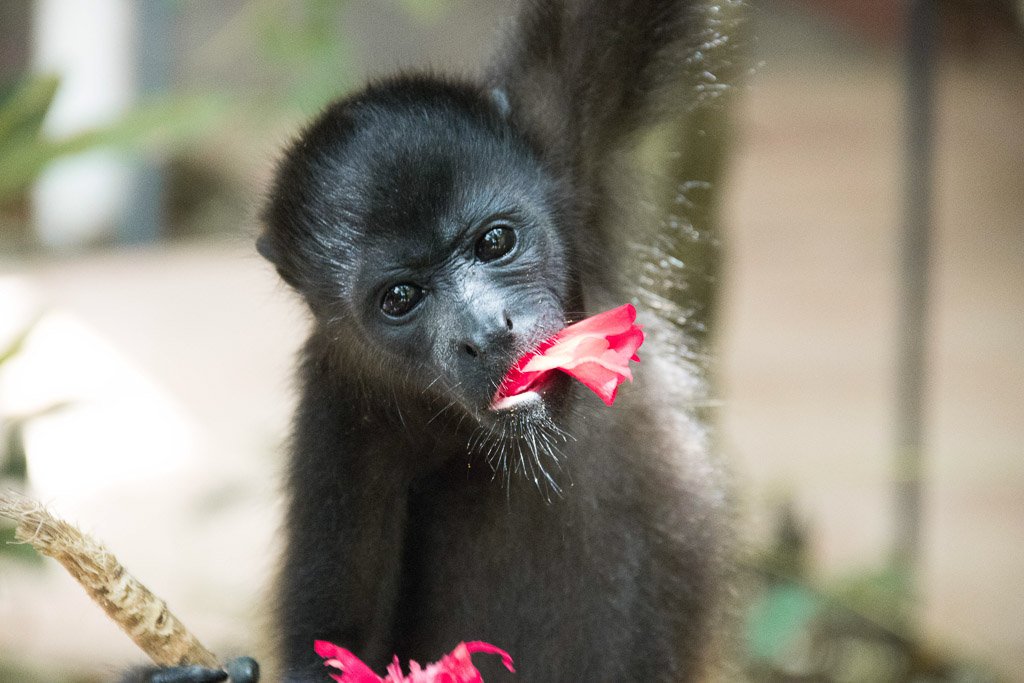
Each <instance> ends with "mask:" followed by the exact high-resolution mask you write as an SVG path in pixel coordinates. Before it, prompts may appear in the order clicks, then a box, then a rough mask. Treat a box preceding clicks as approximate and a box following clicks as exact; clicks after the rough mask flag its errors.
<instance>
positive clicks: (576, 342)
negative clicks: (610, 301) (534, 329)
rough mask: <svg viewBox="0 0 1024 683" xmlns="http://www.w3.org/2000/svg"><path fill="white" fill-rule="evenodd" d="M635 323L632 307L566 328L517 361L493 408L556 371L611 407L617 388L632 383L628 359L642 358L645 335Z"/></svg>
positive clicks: (529, 388) (606, 313) (608, 312)
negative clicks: (571, 378)
mask: <svg viewBox="0 0 1024 683" xmlns="http://www.w3.org/2000/svg"><path fill="white" fill-rule="evenodd" d="M635 320H636V309H635V308H633V305H632V304H625V305H623V306H619V307H618V308H613V309H612V310H610V311H605V312H604V313H598V314H597V315H593V316H591V317H589V318H584V319H583V320H581V321H579V322H578V323H575V324H574V325H569V326H568V327H566V328H565V329H563V330H562V331H561V332H559V333H558V334H556V335H555V336H554V337H552V338H551V339H549V340H547V341H546V342H544V343H543V344H541V345H540V346H539V347H538V348H537V350H536V351H532V352H530V353H528V354H526V355H525V356H523V357H522V358H520V359H519V360H518V361H516V364H515V365H514V366H512V369H511V370H509V372H508V374H507V375H506V376H505V379H504V381H502V383H501V387H499V388H498V393H497V394H496V395H495V397H494V403H493V406H494V407H495V408H502V407H505V406H504V405H503V403H502V402H503V401H507V399H508V398H509V397H512V396H517V395H519V394H522V393H524V392H526V391H530V390H532V389H533V388H534V387H536V386H537V385H539V384H540V383H541V382H542V381H543V379H544V378H545V377H546V376H547V375H548V374H550V373H551V372H554V371H555V370H561V371H562V372H564V373H566V374H568V375H571V376H573V377H575V378H576V379H578V380H579V381H581V382H583V384H585V385H586V386H587V387H589V388H590V390H591V391H593V392H594V393H595V394H597V395H598V396H599V397H600V398H601V400H602V401H604V402H605V404H607V405H611V404H612V403H613V402H614V401H615V393H616V392H617V391H618V389H619V385H620V384H622V382H624V381H625V380H627V379H628V380H630V381H633V373H632V372H630V370H629V361H631V360H632V361H638V362H639V360H640V359H639V358H638V357H637V355H636V351H637V349H639V348H640V345H641V344H643V342H644V333H643V330H642V329H640V326H639V325H637V324H635V322H634V321H635ZM505 405H507V403H506V404H505Z"/></svg>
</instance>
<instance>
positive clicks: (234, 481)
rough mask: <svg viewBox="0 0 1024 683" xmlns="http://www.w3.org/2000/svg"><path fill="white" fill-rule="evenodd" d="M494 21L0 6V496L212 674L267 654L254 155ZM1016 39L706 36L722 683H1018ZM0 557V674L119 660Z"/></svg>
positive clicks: (941, 17) (205, 7)
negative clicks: (729, 571) (109, 577)
mask: <svg viewBox="0 0 1024 683" xmlns="http://www.w3.org/2000/svg"><path fill="white" fill-rule="evenodd" d="M510 11H511V5H510V3H508V2H500V1H498V0H486V1H484V0H379V1H376V2H371V1H370V0H359V1H357V0H351V1H349V2H337V1H327V0H302V1H297V2H290V1H285V0H252V1H250V2H243V1H241V0H223V1H222V2H217V3H208V2H200V1H199V0H135V1H131V0H89V1H88V2H78V1H76V0H34V1H33V0H2V2H0V488H15V489H17V490H23V491H26V492H28V493H30V494H31V495H33V496H35V497H37V498H40V499H41V500H43V501H45V502H47V503H48V504H49V505H50V506H51V508H52V509H53V510H54V511H56V512H58V513H60V514H62V515H65V516H67V517H69V518H70V519H72V520H75V521H77V522H78V523H79V524H80V525H81V526H83V527H84V528H85V529H86V530H87V531H90V532H92V533H94V534H95V535H96V536H97V537H98V538H100V539H102V540H103V542H104V543H105V544H106V545H107V546H109V547H110V548H111V549H112V550H113V551H114V552H115V553H116V554H117V555H118V556H119V558H120V559H121V560H122V562H123V563H124V564H125V565H126V566H127V567H128V568H129V569H130V570H131V571H132V572H133V573H135V574H136V575H137V576H138V577H140V578H141V579H142V580H143V581H144V582H145V583H146V584H147V585H148V586H149V587H150V588H152V589H153V590H154V591H155V592H156V593H158V594H159V595H161V596H162V597H164V598H165V599H166V600H167V601H168V602H169V603H170V605H171V607H172V609H173V610H174V611H175V612H176V613H177V614H178V616H179V617H180V618H181V619H182V620H183V621H184V622H185V623H186V625H188V626H189V627H190V628H191V629H192V630H193V631H194V632H195V633H196V634H197V635H198V636H199V637H200V638H201V639H202V640H204V641H205V642H206V643H207V645H208V646H209V647H211V649H213V650H215V651H217V652H218V653H219V654H222V655H225V656H229V655H235V654H242V653H253V654H256V655H257V656H258V655H259V652H260V648H261V647H262V645H261V642H262V636H261V633H262V630H263V628H264V622H263V616H262V615H263V614H264V609H263V605H264V604H265V603H264V595H265V593H266V590H267V585H268V582H269V577H270V576H271V574H272V571H273V567H274V562H275V556H276V553H277V550H278V549H277V545H276V538H275V537H276V534H275V532H276V529H277V524H278V515H279V504H278V495H277V484H276V481H277V476H278V472H279V470H280V467H281V445H282V442H283V440H284V438H285V435H286V432H287V423H288V416H289V414H290V410H291V405H292V400H293V398H292V387H291V384H290V371H291V364H292V357H293V355H294V352H295V350H296V348H297V346H298V345H299V343H300V342H301V341H302V339H303V336H304V332H305V329H306V319H305V314H304V312H303V310H302V309H301V307H300V306H299V304H298V302H296V301H295V300H294V299H293V298H292V297H291V296H290V295H289V293H288V292H287V291H286V290H285V289H284V287H283V286H282V285H281V284H279V283H278V281H277V279H276V276H275V274H274V273H273V272H272V269H271V268H270V267H268V266H267V265H266V264H265V263H264V262H263V261H262V260H261V259H259V258H258V257H257V256H256V255H255V252H254V249H253V246H252V243H253V238H254V236H255V235H256V234H257V232H258V222H257V212H258V206H259V203H260V197H261V192H262V191H263V190H264V189H265V188H266V187H267V183H268V179H269V176H270V173H271V172H272V169H273V163H274V160H275V157H276V155H277V153H278V152H279V150H280V149H281V147H282V145H283V144H285V143H286V142H287V141H288V139H289V138H290V136H291V135H293V134H294V132H295V131H296V130H297V128H298V127H299V126H300V125H301V124H302V122H303V121H305V120H307V119H308V117H309V116H311V115H312V114H314V113H315V112H316V111H318V109H319V108H320V107H321V106H322V105H323V104H324V103H325V102H327V101H329V100H330V99H331V98H333V97H335V96H337V95H338V94H339V93H342V92H344V91H345V90H346V89H348V88H350V87H352V86H354V85H356V84H358V83H360V82H362V81H363V80H364V79H365V78H367V77H372V76H374V75H379V74H383V73H387V72H391V71H393V70H394V69H396V68H401V67H410V66H423V65H430V66H433V67H436V68H437V69H452V70H455V71H456V72H460V73H473V72H475V71H476V70H477V69H478V68H479V67H480V65H481V64H482V63H483V61H484V59H485V56H486V55H487V54H488V53H489V51H490V50H491V48H492V47H493V46H494V45H495V44H496V39H497V35H498V34H497V30H498V27H499V26H500V22H501V18H502V17H504V16H507V15H508V14H509V12H510ZM915 13H916V14H915ZM1022 26H1024V3H1021V2H1018V0H941V1H939V0H936V1H935V2H911V1H909V0H908V1H907V2H901V1H900V0H870V1H869V0H828V1H824V0H806V1H805V2H798V1H796V0H792V1H785V0H762V1H761V2H757V3H751V6H750V7H748V8H746V9H745V10H744V11H743V13H742V17H741V18H740V19H739V20H738V21H737V24H736V31H737V33H736V36H737V37H739V36H742V37H743V45H744V52H745V60H746V61H745V63H746V64H747V65H749V68H745V69H743V70H742V73H739V74H738V75H737V76H736V83H735V84H734V85H733V86H732V91H731V94H730V96H729V97H727V98H723V99H722V101H719V102H716V104H715V109H714V114H715V116H716V117H718V118H719V119H720V120H722V121H726V122H728V125H727V127H726V131H727V133H726V135H725V136H724V138H723V139H724V140H725V144H721V145H719V148H717V149H716V150H715V153H716V154H718V155H720V156H721V159H720V160H719V161H721V162H722V167H723V168H724V172H723V174H722V176H721V178H722V180H721V182H719V183H717V184H716V185H715V187H714V188H713V192H714V197H713V200H712V201H713V204H714V206H715V216H716V218H715V225H714V226H711V227H709V228H708V229H709V230H713V231H714V232H715V233H716V234H717V235H718V238H720V241H721V244H722V248H723V254H724V256H723V261H722V264H721V268H720V270H719V271H718V275H717V280H716V282H715V283H714V284H715V286H716V288H717V292H718V293H717V296H716V298H717V313H716V316H715V318H716V328H715V331H714V333H713V335H712V339H713V345H714V355H715V356H716V357H717V361H716V362H715V365H714V374H715V378H716V394H717V397H716V398H717V399H718V400H717V401H716V406H717V407H716V408H715V409H714V412H713V417H714V419H715V421H716V423H717V425H718V427H719V450H720V451H721V456H722V458H723V459H724V460H725V461H726V463H727V465H728V467H729V468H730V469H731V470H732V471H733V472H734V475H735V480H736V487H737V498H738V500H739V502H740V507H741V514H740V516H741V530H742V535H743V537H744V541H745V548H747V550H746V551H745V553H744V567H745V569H744V573H745V575H746V577H747V580H745V581H744V585H745V590H744V593H743V599H742V603H743V604H742V609H741V612H742V628H741V629H740V630H741V633H740V638H739V640H740V643H739V649H740V651H741V653H740V657H741V661H742V662H743V667H744V670H745V672H746V675H747V676H748V677H749V678H750V679H751V680H755V681H889V680H892V681H903V680H907V681H911V680H912V681H946V680H950V681H989V680H1006V681H1013V680H1024V457H1022V456H1024V314H1022V311H1024V30H1022ZM912 46H916V47H912ZM911 55H914V56H911ZM718 238H716V240H717V239H718ZM11 538H12V531H11V529H10V527H9V526H4V525H3V523H2V522H0V541H2V542H0V682H6V681H12V682H13V681H29V682H31V681H67V682H85V681H100V680H109V679H110V678H111V677H112V676H113V675H114V672H116V671H117V670H119V669H120V668H122V667H124V666H125V665H126V664H127V663H134V662H139V661H140V658H141V655H140V654H139V653H138V651H137V650H136V649H135V646H134V645H133V644H132V643H131V642H130V641H129V640H128V639H127V638H126V637H125V636H124V635H122V634H121V633H120V632H119V631H118V630H117V629H116V627H114V626H113V625H112V624H110V623H109V622H108V621H107V619H106V617H105V616H104V615H103V613H102V612H101V611H100V610H99V609H98V608H96V607H95V606H94V605H93V604H92V603H91V602H90V601H89V600H88V598H86V597H85V595H84V593H83V592H82V591H81V589H80V588H79V587H78V586H77V585H75V584H74V583H73V582H72V581H71V579H70V578H68V576H67V575H66V574H65V572H64V570H63V569H62V568H60V567H59V566H57V565H56V564H55V563H53V562H52V561H50V560H45V561H44V560H41V559H39V558H38V557H37V556H35V554H34V553H33V552H32V551H31V550H30V549H28V548H26V547H25V546H21V545H14V544H9V543H6V541H9V540H10V539H11Z"/></svg>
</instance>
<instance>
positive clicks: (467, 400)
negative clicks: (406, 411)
mask: <svg viewBox="0 0 1024 683" xmlns="http://www.w3.org/2000/svg"><path fill="white" fill-rule="evenodd" d="M422 142H423V141H422V140H420V141H418V143H417V144H416V145H415V146H414V148H413V149H406V150H402V153H399V154H395V155H394V156H392V157H391V158H381V157H379V158H377V159H376V160H375V162H374V169H373V171H372V173H370V174H369V175H368V176H367V178H368V180H369V187H368V188H367V191H366V193H365V194H363V195H362V196H363V197H365V198H367V199H368V201H367V202H366V204H365V205H364V206H362V207H360V208H361V211H360V215H361V219H360V223H361V229H360V231H359V240H358V248H356V249H355V250H354V253H355V254H356V255H357V257H358V258H357V262H356V264H355V268H354V278H353V286H352V289H351V290H350V292H349V295H348V298H349V308H350V309H351V310H352V311H353V312H354V313H355V315H356V317H357V319H358V321H359V324H360V328H361V332H362V333H363V334H364V335H365V337H366V339H367V340H369V343H371V344H373V345H374V346H375V347H376V348H378V349H379V350H380V352H381V358H382V359H386V362H387V363H388V364H389V365H390V366H391V367H392V368H394V370H395V371H396V372H395V373H392V374H391V381H396V382H399V383H400V384H401V389H402V391H403V393H404V392H406V391H409V390H412V391H415V392H418V393H420V394H424V395H431V396H435V397H437V399H438V400H440V401H444V404H443V406H442V408H441V409H444V410H448V411H452V412H458V411H465V412H468V413H470V414H471V415H473V416H474V417H475V418H476V419H477V420H480V421H484V422H488V421H494V420H502V419H504V417H503V416H500V415H497V414H496V413H497V412H500V411H495V410H494V409H493V408H492V401H493V397H494V394H495V392H496V391H497V388H498V386H499V384H500V383H501V380H502V379H503V377H504V375H505V374H506V372H507V371H508V369H509V367H510V366H511V365H512V364H513V363H514V362H515V361H516V360H517V359H518V358H519V357H520V356H521V355H522V354H523V353H525V352H527V351H529V350H530V349H532V348H534V347H535V346H536V345H537V344H539V343H540V342H542V341H544V340H545V339H547V338H548V337H550V336H551V335H552V334H554V333H555V332H557V331H558V330H559V329H561V328H562V327H563V326H564V325H565V317H566V310H567V305H568V304H567V302H568V300H569V291H570V284H569V283H570V271H571V270H572V269H571V267H570V264H569V257H568V253H567V249H566V244H565V241H564V239H563V238H562V236H561V234H560V232H559V227H558V217H557V215H556V213H555V211H554V210H553V208H552V191H551V188H549V187H547V186H546V183H547V181H546V179H545V178H544V175H543V173H542V172H541V170H540V169H539V168H538V167H537V166H536V164H534V163H532V162H531V160H530V159H529V158H528V157H526V156H523V152H522V150H517V149H515V148H514V147H512V146H503V144H502V141H500V140H479V139H473V138H470V139H469V140H468V141H467V140H465V139H458V140H456V139H445V140H444V141H443V143H442V142H441V141H434V142H433V143H432V144H429V145H423V144H422ZM467 142H468V144H467ZM556 384H557V383H556ZM559 393H560V392H559V391H558V387H557V386H549V387H545V388H543V389H542V390H541V391H539V392H537V393H536V395H535V396H534V399H535V401H543V400H546V401H548V402H552V401H556V400H557V397H558V395H559ZM445 406H446V407H445ZM518 410H519V412H523V411H525V410H527V406H526V405H525V403H524V404H523V405H520V406H518Z"/></svg>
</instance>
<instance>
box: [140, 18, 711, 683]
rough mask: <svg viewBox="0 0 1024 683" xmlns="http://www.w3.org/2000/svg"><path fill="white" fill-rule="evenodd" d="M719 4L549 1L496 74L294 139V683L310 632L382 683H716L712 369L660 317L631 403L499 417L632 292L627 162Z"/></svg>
mask: <svg viewBox="0 0 1024 683" xmlns="http://www.w3.org/2000/svg"><path fill="white" fill-rule="evenodd" d="M724 4H729V3H728V2H726V3H724ZM716 11H720V8H717V7H715V6H709V5H707V4H704V3H702V2H697V1H696V0H591V1H585V0H562V1H558V0H551V1H548V2H541V1H534V0H529V1H526V2H524V3H523V7H522V9H521V11H520V14H519V16H518V18H517V21H516V23H515V25H514V27H513V28H512V30H511V31H510V32H509V40H508V42H507V43H506V45H505V47H504V49H502V50H501V51H500V52H499V54H498V58H497V59H496V61H495V63H494V65H493V67H492V68H491V69H490V70H489V71H488V73H487V74H486V75H485V76H484V77H483V78H481V79H479V80H476V81H472V80H465V81H463V80H454V79H449V78H441V77H437V76H434V75H402V76H398V77H395V78H391V79H387V80H382V81H379V82H375V83H373V84H371V85H369V86H368V87H366V88H365V89H363V90H362V91H360V92H357V93H356V94H353V95H351V96H349V97H346V98H344V99H342V100H340V101H338V102H336V103H334V104H332V105H331V106H329V107H328V108H327V110H326V111H325V112H324V113H323V114H322V115H321V116H320V117H319V118H317V119H316V120H315V121H314V122H313V123H312V124H311V125H310V126H309V127H308V128H307V129H306V130H305V131H303V132H302V134H301V135H300V136H299V137H298V138H297V140H296V141H295V142H294V143H293V144H292V145H291V146H290V147H289V148H288V150H287V152H286V153H285V155H284V158H283V160H282V161H281V163H280V165H279V167H278V171H277V175H276V179H275V181H274V184H273V187H272V189H271V190H270V193H269V199H268V201H267V205H266V208H265V213H264V219H265V232H264V234H263V235H262V236H261V237H260V238H259V241H258V248H259V251H260V253H261V254H263V255H264V256H265V257H266V258H267V259H268V260H269V261H271V262H272V263H273V264H274V266H275V267H276V269H277V271H278V273H279V274H280V276H281V277H282V278H283V280H284V281H285V282H287V283H288V284H289V285H290V286H291V287H293V288H294V289H295V290H296V291H297V292H298V293H299V294H300V295H301V296H302V297H303V299H304V300H305V302H306V303H307V304H308V306H309V308H310V310H311V312H312V315H313V318H314V326H313V332H312V334H311V336H310V338H309V340H308V342H307V343H306V345H305V347H304V350H303V351H302V354H301V364H300V369H299V387H300V389H301V397H300V402H299V406H298V410H297V414H296V417H295V423H294V432H293V439H292V443H291V461H290V466H289V469H288V475H287V483H286V486H287V492H288V499H289V500H288V511H287V518H286V521H285V529H286V532H287V547H286V549H285V553H284V561H283V566H282V570H281V576H280V583H279V594H278V601H277V608H276V610H277V626H276V628H277V633H278V636H279V648H280V651H279V653H278V655H279V659H280V662H281V667H282V679H283V680H285V681H288V682H291V683H300V682H302V683H305V682H307V681H321V680H325V673H324V669H323V664H322V662H321V660H320V658H319V657H318V656H317V655H316V654H315V653H314V651H313V641H314V640H315V639H323V640H329V641H332V642H335V643H337V644H339V645H341V646H343V647H346V648H349V649H351V650H353V651H354V652H355V653H356V654H358V655H359V656H360V657H362V658H363V659H364V660H366V661H367V662H368V663H369V664H370V665H371V666H372V667H374V668H375V669H376V670H378V671H381V670H383V667H384V665H385V664H386V663H387V662H389V661H390V659H391V657H392V655H393V654H397V655H398V657H399V658H400V659H401V660H402V661H403V662H406V661H407V660H409V659H415V660H417V661H420V662H427V661H433V660H435V659H437V658H439V657H440V656H441V655H442V654H444V653H446V652H448V651H449V650H451V648H452V647H454V646H455V645H456V644H457V643H458V642H459V641H463V640H484V641H487V642H490V643H493V644H495V645H497V646H498V647H501V648H504V649H507V650H508V651H509V652H510V653H511V654H512V656H513V657H514V659H515V662H516V667H517V669H518V674H517V675H516V676H512V675H511V674H508V673H507V672H506V671H505V670H504V668H503V667H501V666H500V665H499V664H498V663H497V662H491V661H486V658H482V657H481V658H479V661H478V664H479V665H480V668H481V670H482V671H483V674H484V678H485V680H487V681H488V683H497V682H499V681H506V680H521V681H530V682H531V683H550V682H554V681H633V680H636V681H640V680H643V681H691V680H700V679H702V678H704V677H706V676H707V675H709V672H710V667H711V666H712V661H711V660H712V659H714V658H715V657H716V656H717V653H718V650H717V649H716V645H715V643H716V639H715V634H714V631H715V628H716V625H717V624H718V623H719V618H718V615H719V614H720V611H721V603H722V597H723V593H724V592H725V582H726V576H727V574H728V572H727V565H728V561H727V555H728V547H729V534H728V533H727V527H728V524H727V517H728V515H727V514H726V509H725V508H726V507H727V506H726V504H725V502H724V501H725V496H724V494H723V487H722V483H721V481H720V478H719V476H718V473H717V470H716V468H715V467H714V466H713V465H712V463H711V461H710V460H709V458H708V455H707V443H706V442H707V438H706V435H705V430H704V428H703V427H702V423H701V421H700V420H699V419H697V417H696V416H695V413H694V411H693V410H692V409H691V408H689V407H688V406H687V404H686V403H685V400H687V399H693V397H694V396H697V395H699V394H700V391H701V388H702V387H703V383H704V378H703V377H702V373H701V371H700V369H699V367H697V366H695V365H694V364H692V363H681V362H679V360H680V359H679V357H678V354H677V352H676V350H675V349H674V348H673V347H672V344H668V343H665V340H666V339H669V338H670V333H661V332H659V331H658V329H656V328H657V327H658V326H659V325H660V322H659V320H657V319H656V318H654V317H651V316H648V317H647V318H642V320H641V322H644V323H645V324H646V325H647V326H648V328H649V337H652V339H651V341H650V342H649V344H648V346H646V347H644V349H642V350H641V355H642V356H643V362H642V363H641V364H640V366H639V368H638V371H637V379H636V383H635V384H634V385H631V386H626V387H624V388H623V390H622V391H621V393H620V396H619V400H618V402H617V404H616V405H615V406H614V407H613V408H610V409H609V408H606V407H604V406H603V405H602V404H601V403H600V401H599V400H598V399H597V398H596V397H595V396H593V395H592V394H590V393H589V392H587V391H586V390H585V389H583V388H582V387H581V386H579V385H578V384H576V383H574V382H571V381H570V380H569V379H568V378H567V377H565V376H562V375H558V376H556V377H554V378H553V379H552V380H551V381H549V382H547V383H546V384H544V385H543V386H542V387H541V388H539V389H538V391H537V392H535V393H534V394H533V395H531V396H529V397H527V399H526V400H523V401H520V402H518V403H516V404H515V405H514V406H513V407H511V408H507V409H503V410H495V409H494V408H493V407H492V400H493V398H494V395H495V390H496V389H497V387H498V385H499V383H500V381H501V379H502V377H503V376H504V374H505V372H506V371H507V370H508V368H509V366H510V365H511V364H512V363H513V362H514V361H515V360H516V358H518V357H519V356H520V355H521V354H522V353H523V352H525V351H527V350H529V349H530V348H531V347H533V346H535V345H536V344H537V343H539V342H540V341H542V340H544V339H545V338H547V337H549V336H550V335H552V334H553V333H555V332H557V331H558V330H559V329H561V328H562V327H563V326H565V325H566V324H567V323H568V322H572V321H573V320H575V319H578V318H580V317H583V316H584V315H585V314H592V313H596V312H599V311H601V310H605V309H607V308H610V307H612V306H614V305H617V304H620V303H623V302H624V301H626V300H628V299H629V298H630V297H632V296H633V295H634V294H635V292H633V291H629V290H627V289H624V288H623V287H622V286H621V280H622V278H621V276H620V271H621V269H622V267H623V261H624V258H623V256H622V251H623V249H624V246H623V245H624V244H625V243H626V241H627V240H628V239H629V238H634V239H635V238H639V237H640V236H638V235H630V234H628V233H629V230H630V228H629V226H628V225H625V224H617V223H618V221H617V220H616V217H617V216H621V213H620V212H619V211H618V209H617V207H616V206H615V202H614V201H613V200H612V197H613V191H614V189H615V187H616V184H617V183H619V182H620V181H619V179H617V178H616V177H615V173H616V172H618V169H619V167H618V165H617V164H616V161H617V159H618V158H619V157H621V155H622V154H623V152H624V150H628V149H629V148H630V147H631V146H632V145H634V144H635V143H636V142H637V140H638V139H639V137H640V134H641V133H642V132H643V131H644V130H646V129H647V128H648V127H649V126H651V125H653V124H654V123H656V122H658V121H660V120H662V117H663V115H664V114H666V113H669V114H670V113H671V111H672V108H673V107H675V108H681V107H685V106H687V103H686V102H685V101H684V102H680V101H679V100H678V99H676V98H677V97H678V96H679V95H680V93H683V94H685V93H688V92H689V93H691V94H692V92H694V91H693V90H691V89H689V85H690V84H688V83H686V82H685V81H686V79H687V78H689V77H690V76H692V74H694V73H702V74H703V75H704V77H707V76H708V75H709V73H711V71H713V69H711V67H709V66H708V64H709V63H710V62H709V61H708V60H707V59H706V55H702V54H701V53H702V51H705V52H707V51H708V50H709V49H710V48H711V47H712V46H711V45H710V43H709V42H708V37H709V35H711V36H712V37H715V35H717V34H715V32H714V30H710V33H709V22H710V21H712V20H713V19H714V13H715V12H716ZM717 37H718V38H721V36H720V35H718V36H717ZM712 80H713V78H712ZM683 341H684V342H685V339H684V340H683ZM680 397H682V400H683V402H682V403H681V402H680V400H681V399H680ZM176 672H180V670H168V671H164V672H161V673H160V674H158V675H176ZM190 676H191V674H190V675H189V676H182V677H180V678H177V679H173V680H182V681H197V680H200V679H199V678H198V677H195V676H191V677H190ZM242 678H244V676H242ZM168 680H172V679H168Z"/></svg>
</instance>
